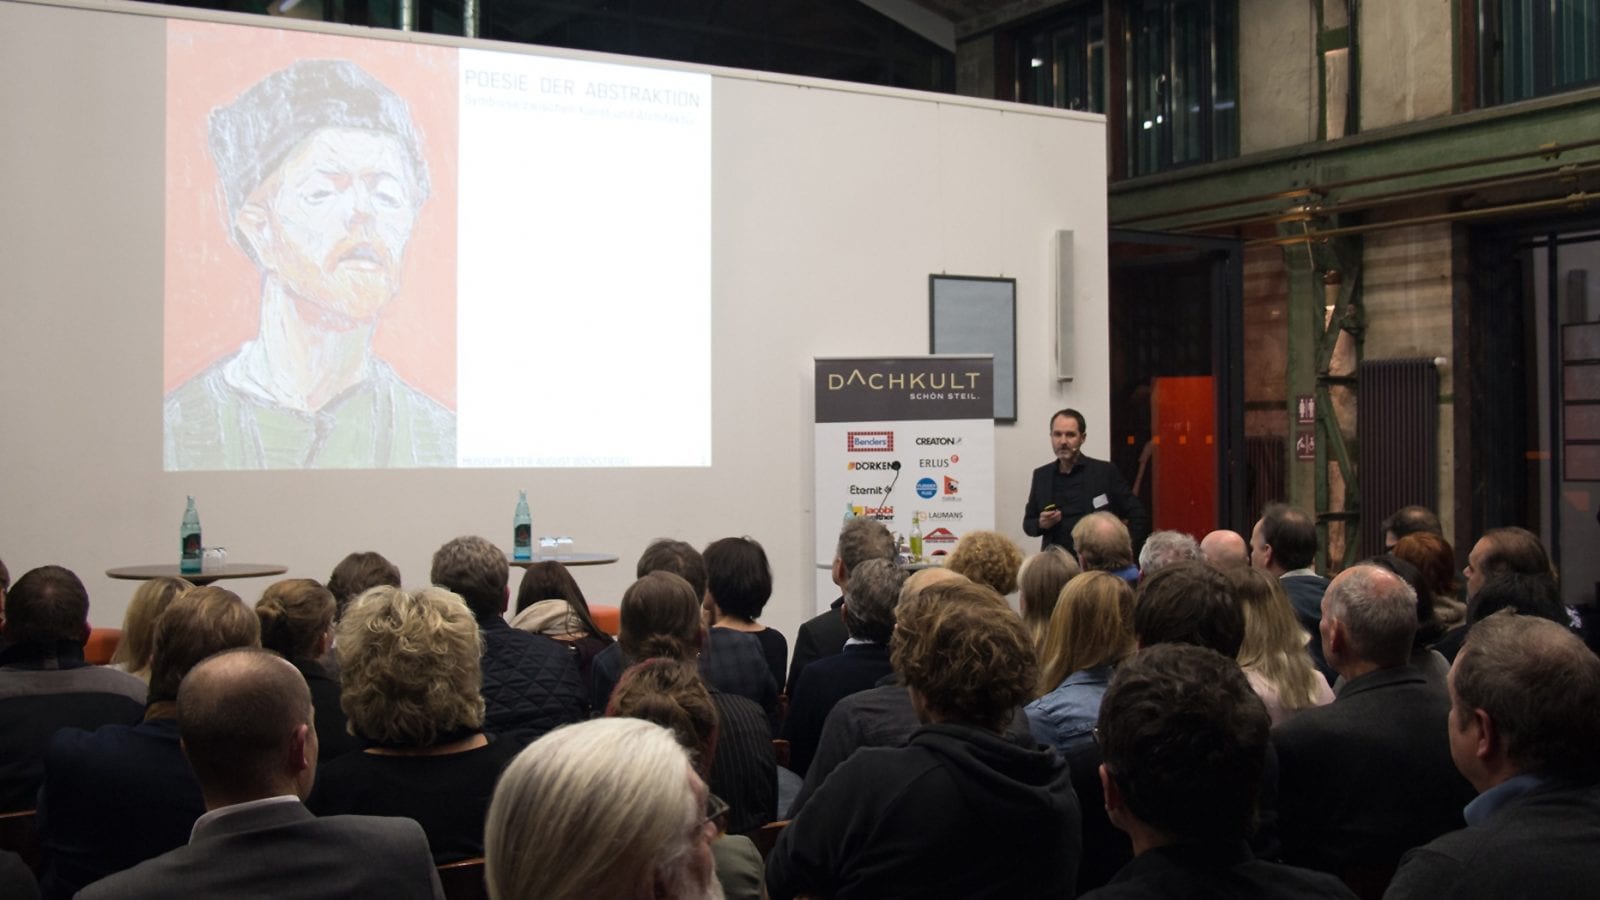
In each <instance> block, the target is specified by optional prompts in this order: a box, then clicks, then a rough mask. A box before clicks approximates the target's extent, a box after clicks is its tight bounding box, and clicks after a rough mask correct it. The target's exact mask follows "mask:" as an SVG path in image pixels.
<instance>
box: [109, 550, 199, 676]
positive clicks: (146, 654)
mask: <svg viewBox="0 0 1600 900" xmlns="http://www.w3.org/2000/svg"><path fill="white" fill-rule="evenodd" d="M193 587H194V585H193V584H192V583H190V582H189V581H187V580H185V579H182V578H169V577H166V576H162V577H160V578H152V579H150V580H148V581H142V582H140V583H139V587H138V588H136V589H135V590H134V592H133V598H132V599H131V600H129V601H128V611H127V612H125V613H123V614H122V635H121V637H119V638H118V639H117V649H115V650H113V651H111V668H113V669H117V670H118V671H122V672H127V673H128V674H129V675H132V676H133V677H135V678H137V679H139V680H140V681H143V682H144V683H145V685H146V687H148V686H149V684H150V651H151V646H150V639H151V637H152V635H154V633H155V629H156V619H158V618H160V617H161V614H162V613H164V612H166V611H167V607H168V606H169V605H171V603H172V601H173V600H174V599H175V598H176V597H177V596H178V595H179V594H181V593H183V592H184V591H187V590H189V589H190V588H193Z"/></svg>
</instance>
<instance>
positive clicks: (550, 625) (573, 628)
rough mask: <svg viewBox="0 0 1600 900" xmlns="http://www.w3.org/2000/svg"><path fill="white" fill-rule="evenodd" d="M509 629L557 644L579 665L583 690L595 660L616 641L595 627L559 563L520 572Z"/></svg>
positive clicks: (577, 589) (579, 592) (574, 582)
mask: <svg viewBox="0 0 1600 900" xmlns="http://www.w3.org/2000/svg"><path fill="white" fill-rule="evenodd" d="M511 627H512V628H520V629H522V630H523V631H528V632H532V633H534V634H542V635H544V636H545V637H548V638H552V639H554V640H557V641H560V642H561V643H562V644H564V645H566V647H567V648H568V650H569V651H570V652H571V653H572V656H573V660H574V661H575V662H576V663H577V664H578V676H579V678H580V679H582V681H583V683H584V685H585V686H587V685H588V684H589V674H590V671H591V667H592V666H593V663H594V658H595V657H596V656H598V655H600V652H601V651H602V650H604V649H606V648H607V647H609V646H611V645H612V644H613V643H615V641H614V640H613V639H612V637H611V635H609V634H606V633H605V631H603V630H602V629H601V628H600V626H599V625H596V624H595V621H594V616H592V615H590V613H589V601H588V600H587V599H585V598H584V596H583V589H582V588H580V587H578V582H577V580H576V579H574V578H573V577H572V573H571V572H568V571H567V567H566V566H564V565H562V564H561V563H558V562H548V561H547V562H536V563H533V564H532V565H530V566H528V568H527V569H525V570H523V573H522V582H521V584H519V585H517V615H516V617H515V618H513V619H512V620H511Z"/></svg>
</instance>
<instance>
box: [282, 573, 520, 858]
mask: <svg viewBox="0 0 1600 900" xmlns="http://www.w3.org/2000/svg"><path fill="white" fill-rule="evenodd" d="M482 647H483V643H482V639H481V638H480V637H479V633H478V626H477V623H476V621H475V620H474V616H473V614H472V611H471V610H469V609H468V608H467V606H466V604H465V603H464V602H462V600H461V598H460V597H457V596H456V595H454V594H452V593H450V592H449V591H446V590H444V589H443V588H437V587H430V588H425V589H423V590H420V591H404V590H401V589H400V588H392V587H376V588H373V589H371V590H369V591H367V592H366V593H365V594H362V595H361V596H360V597H359V598H357V600H356V601H355V602H354V603H352V604H350V606H349V607H347V608H346V609H345V614H344V619H343V620H341V621H340V622H339V667H340V671H341V676H342V678H343V679H344V696H343V701H342V702H343V706H344V710H345V715H346V716H347V717H348V718H349V720H350V727H351V729H352V730H353V731H354V732H355V734H356V735H357V736H358V737H359V738H361V739H362V740H363V741H364V742H366V743H367V744H368V746H367V747H366V749H364V750H362V751H361V752H359V753H349V754H346V755H344V756H341V757H339V758H338V759H335V760H332V761H330V762H328V763H327V764H326V765H323V766H322V767H321V769H320V770H319V771H318V774H317V780H316V786H315V788H314V789H313V790H312V791H311V798H310V799H309V800H308V801H307V802H306V805H307V806H309V807H310V808H311V811H312V812H314V813H316V814H317V815H319V816H328V815H341V814H346V813H355V814H360V815H371V816H403V817H405V818H409V819H415V820H416V821H417V822H418V823H419V824H420V825H421V826H422V830H423V832H424V833H425V834H427V836H428V846H429V847H430V848H431V849H432V852H433V859H434V862H436V863H440V864H443V863H448V862H456V861H458V860H462V859H468V858H470V857H474V856H482V855H483V817H484V816H485V815H486V814H487V813H488V811H489V799H490V797H492V796H493V794H494V783H495V779H497V778H499V777H500V771H501V770H502V769H504V768H505V766H506V763H508V762H510V761H511V758H512V757H513V756H516V755H517V751H518V750H520V749H522V745H521V744H518V743H516V742H515V741H514V740H511V739H508V738H504V737H498V736H492V735H487V734H484V732H483V709H484V700H483V697H482V696H481V695H480V694H479V686H480V685H481V684H482V683H483V678H482V674H481V671H480V669H479V667H478V657H479V656H480V655H481V653H482Z"/></svg>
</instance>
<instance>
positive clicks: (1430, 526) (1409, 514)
mask: <svg viewBox="0 0 1600 900" xmlns="http://www.w3.org/2000/svg"><path fill="white" fill-rule="evenodd" d="M1380 527H1382V528H1383V550H1384V552H1385V553H1393V552H1394V548H1395V546H1396V545H1398V544H1399V543H1400V541H1401V540H1403V539H1405V538H1406V537H1408V536H1410V535H1413V534H1431V535H1435V536H1437V537H1440V538H1443V537H1444V528H1442V527H1441V526H1440V525H1439V517H1438V516H1437V515H1435V514H1434V512H1433V510H1431V509H1429V508H1427V507H1426V506H1402V507H1400V508H1399V509H1397V510H1395V511H1394V512H1393V513H1391V514H1390V515H1389V518H1387V519H1384V520H1383V525H1382V526H1380Z"/></svg>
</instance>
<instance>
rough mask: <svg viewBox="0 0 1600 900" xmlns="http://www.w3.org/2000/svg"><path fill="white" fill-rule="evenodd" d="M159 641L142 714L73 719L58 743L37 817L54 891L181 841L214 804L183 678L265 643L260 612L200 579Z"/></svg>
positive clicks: (177, 604)
mask: <svg viewBox="0 0 1600 900" xmlns="http://www.w3.org/2000/svg"><path fill="white" fill-rule="evenodd" d="M154 643H155V656H154V657H152V658H151V660H150V693H149V704H148V705H147V706H146V708H145V714H144V721H142V722H140V723H139V724H137V725H131V726H129V725H104V726H101V727H100V728H98V729H96V730H94V731H82V730H79V729H76V728H67V729H63V730H61V731H60V732H57V733H56V736H55V738H54V739H52V740H51V742H50V748H49V750H48V751H47V753H46V755H45V761H44V786H43V787H42V788H40V790H39V819H38V822H39V848H40V852H41V854H42V856H43V857H44V870H43V872H42V873H41V875H40V878H39V886H40V889H41V893H42V894H43V895H44V896H45V897H46V898H52V900H53V898H62V900H64V898H67V897H71V896H73V895H74V894H75V893H77V892H78V891H79V890H80V889H82V888H83V887H84V886H85V885H88V884H90V883H92V882H95V881H98V880H100V879H101V878H104V877H105V876H107V875H110V874H112V873H114V872H120V871H122V870H123V869H126V868H129V867H130V866H134V865H137V864H138V863H141V862H144V861H145V860H147V859H150V858H152V857H155V856H160V855H161V854H163V853H165V852H167V851H168V850H171V849H173V848H174V847H181V846H183V844H184V843H185V842H187V841H188V840H189V832H190V830H191V829H192V828H193V827H194V824H195V820H196V819H198V818H199V817H200V816H201V814H202V813H204V812H205V811H206V807H205V800H204V798H203V797H202V796H201V792H200V784H199V782H197V781H195V776H194V771H193V770H192V769H191V768H190V767H189V763H188V762H187V761H186V760H185V759H184V756H183V751H182V750H181V749H180V747H179V745H178V737H179V735H178V720H177V713H178V704H177V701H178V685H179V683H181V682H182V681H183V676H185V675H187V674H189V670H190V669H192V668H194V667H195V666H196V665H197V664H199V662H200V661H201V660H203V659H205V658H206V657H208V656H210V655H211V654H213V653H220V652H221V651H223V650H230V649H233V648H235V647H259V646H261V624H260V620H259V619H257V618H256V614H255V613H254V612H253V611H251V609H250V607H248V606H246V605H245V604H244V601H243V600H240V599H239V595H237V594H235V593H233V592H232V591H229V590H226V589H224V588H220V587H216V586H215V585H211V586H207V587H197V588H195V589H193V590H191V591H187V592H185V593H184V594H183V596H181V597H179V598H177V599H176V600H173V601H172V603H171V605H169V606H168V607H167V611H166V612H164V613H162V614H161V617H160V618H159V619H157V620H156V630H155V642H154Z"/></svg>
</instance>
